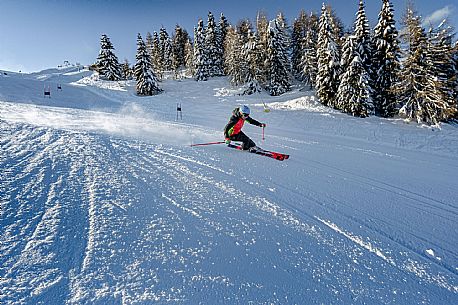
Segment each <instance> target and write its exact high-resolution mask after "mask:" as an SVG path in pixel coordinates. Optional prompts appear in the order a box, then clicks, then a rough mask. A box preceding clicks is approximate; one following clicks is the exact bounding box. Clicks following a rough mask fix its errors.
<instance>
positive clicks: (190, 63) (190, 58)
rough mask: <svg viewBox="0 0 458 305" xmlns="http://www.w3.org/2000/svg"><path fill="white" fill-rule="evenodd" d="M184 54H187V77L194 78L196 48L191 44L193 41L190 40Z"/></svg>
mask: <svg viewBox="0 0 458 305" xmlns="http://www.w3.org/2000/svg"><path fill="white" fill-rule="evenodd" d="M184 53H185V67H186V75H187V76H193V75H194V48H193V46H192V43H191V39H190V38H188V40H187V41H186V44H185V46H184Z"/></svg>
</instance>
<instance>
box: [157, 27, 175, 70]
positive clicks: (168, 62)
mask: <svg viewBox="0 0 458 305" xmlns="http://www.w3.org/2000/svg"><path fill="white" fill-rule="evenodd" d="M159 51H160V58H161V59H160V60H161V66H162V73H164V72H165V71H170V70H172V41H171V40H170V36H169V34H168V33H167V30H166V29H165V28H164V27H162V28H161V29H160V30H159Z"/></svg>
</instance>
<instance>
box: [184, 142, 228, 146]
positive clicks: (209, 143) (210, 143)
mask: <svg viewBox="0 0 458 305" xmlns="http://www.w3.org/2000/svg"><path fill="white" fill-rule="evenodd" d="M224 143H226V142H224V141H219V142H208V143H199V144H191V147H193V146H206V145H214V144H224Z"/></svg>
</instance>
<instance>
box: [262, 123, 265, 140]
mask: <svg viewBox="0 0 458 305" xmlns="http://www.w3.org/2000/svg"><path fill="white" fill-rule="evenodd" d="M264 128H266V127H265V126H262V140H263V141H264V140H265V139H266V138H265V137H264Z"/></svg>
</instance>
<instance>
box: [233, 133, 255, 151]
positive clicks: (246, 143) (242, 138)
mask: <svg viewBox="0 0 458 305" xmlns="http://www.w3.org/2000/svg"><path fill="white" fill-rule="evenodd" d="M230 139H231V141H237V142H242V149H243V150H247V149H250V148H251V147H254V146H256V144H255V143H254V142H253V140H251V139H250V138H249V137H248V136H247V135H246V134H244V133H243V132H242V131H241V132H239V133H238V134H236V135H232V136H231V137H230Z"/></svg>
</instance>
